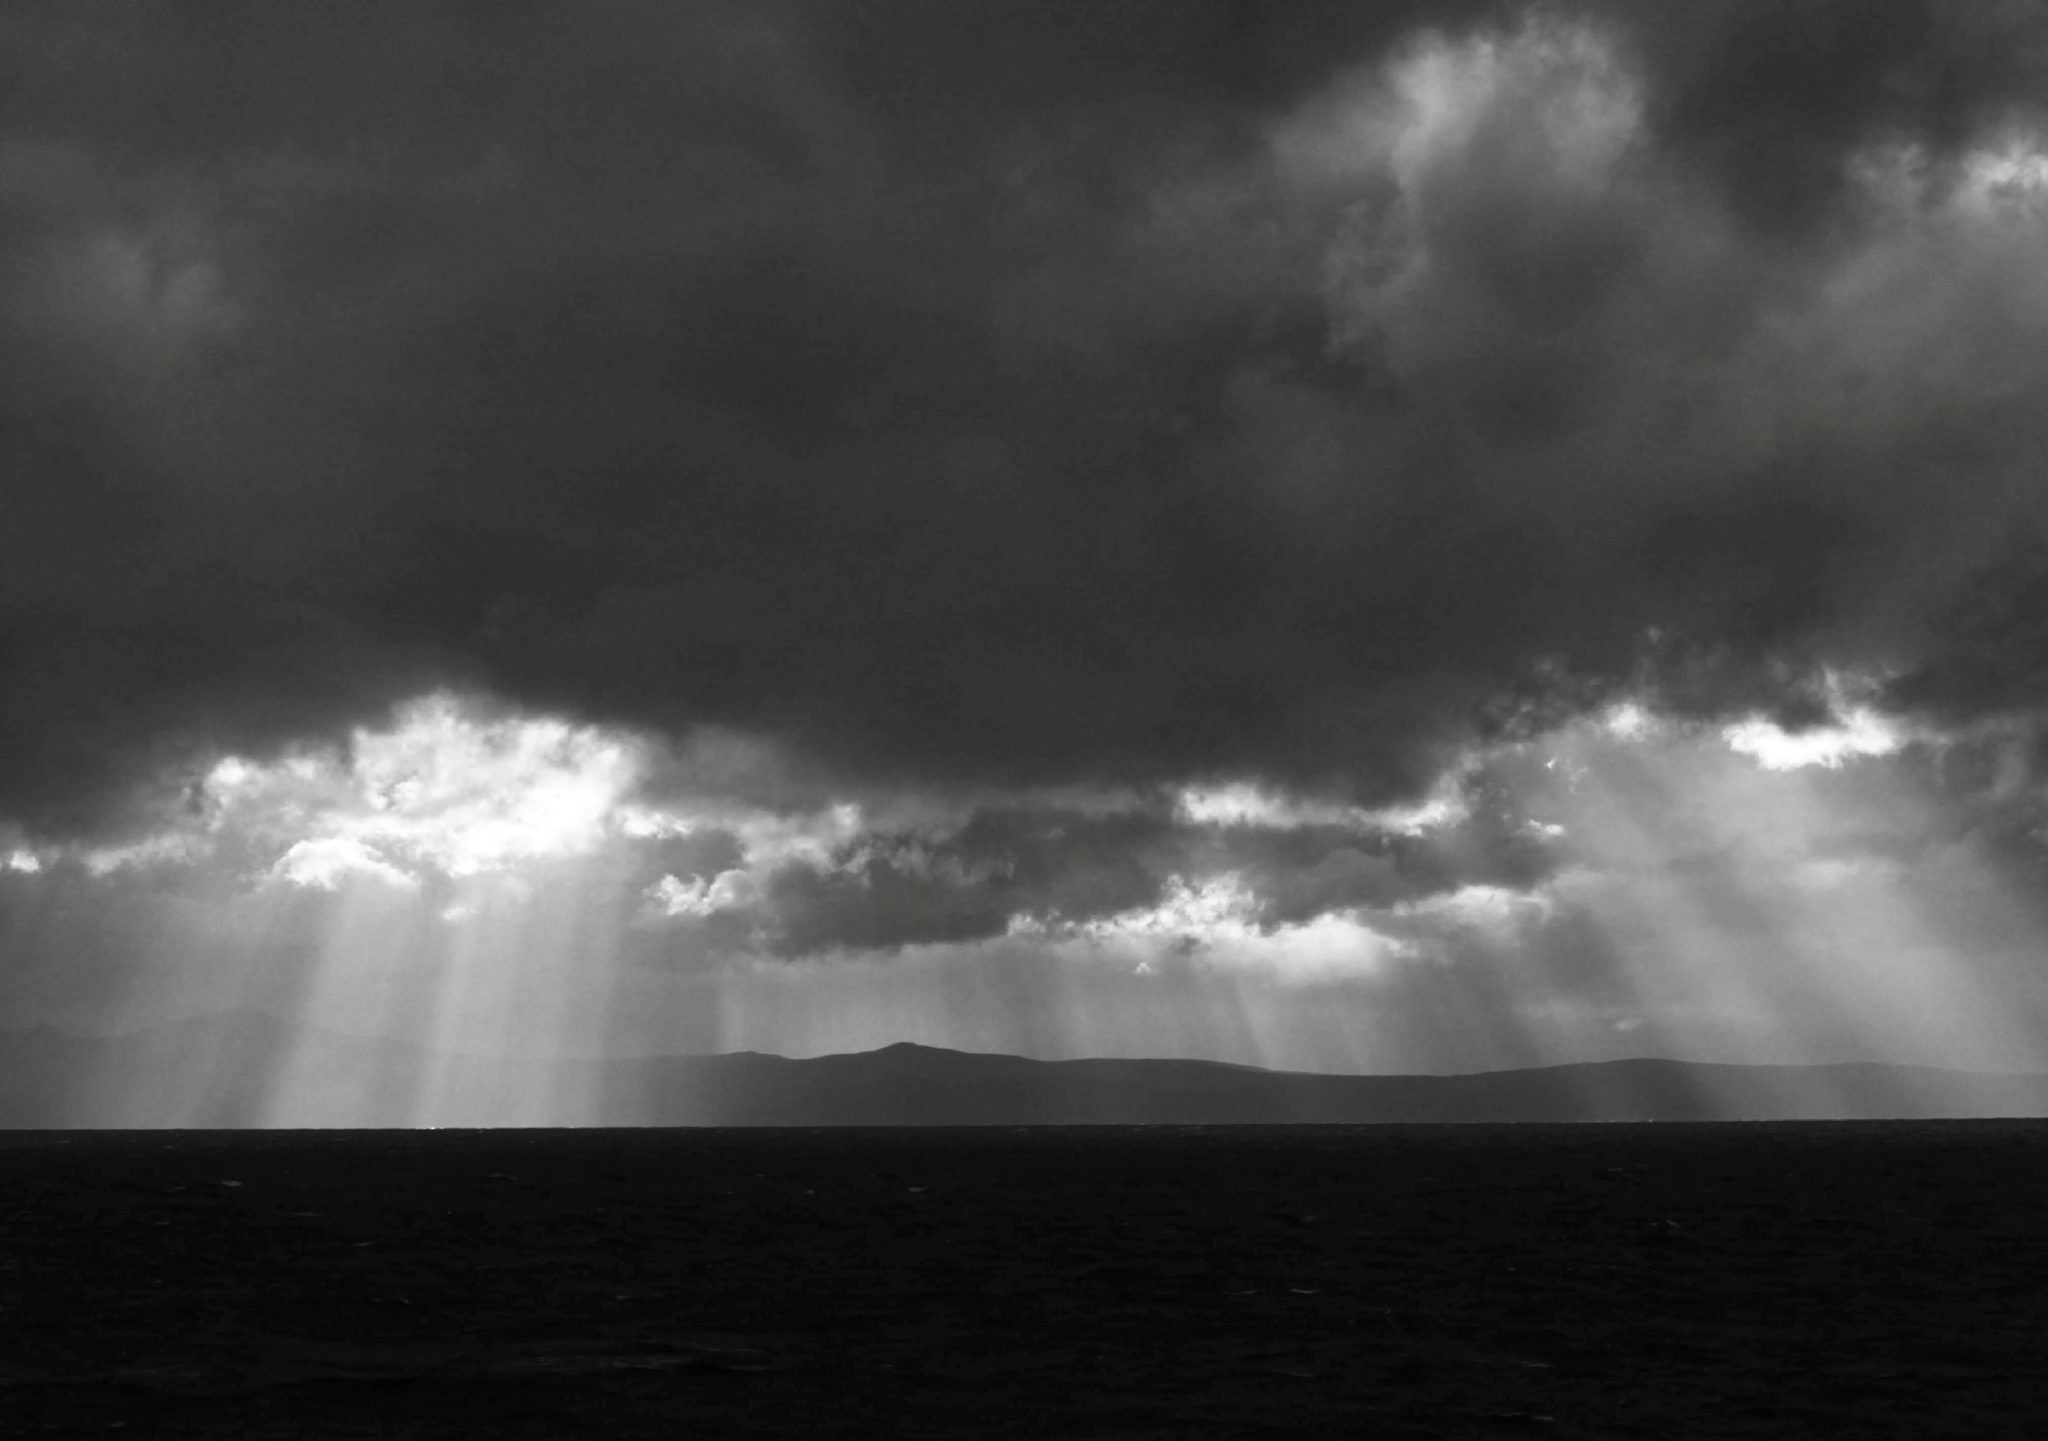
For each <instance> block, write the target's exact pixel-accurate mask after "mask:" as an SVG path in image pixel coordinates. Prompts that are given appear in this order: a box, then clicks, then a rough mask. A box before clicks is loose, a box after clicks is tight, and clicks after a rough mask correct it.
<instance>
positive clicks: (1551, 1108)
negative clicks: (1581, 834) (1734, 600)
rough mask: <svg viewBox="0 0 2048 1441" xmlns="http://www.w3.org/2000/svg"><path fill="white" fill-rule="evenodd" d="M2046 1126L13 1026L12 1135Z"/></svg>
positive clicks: (1824, 1102) (224, 1021)
mask: <svg viewBox="0 0 2048 1441" xmlns="http://www.w3.org/2000/svg"><path fill="white" fill-rule="evenodd" d="M1971 1116H2035V1117H2038V1116H2048V1076H2010V1075H1986V1074H1980V1073H1975V1072H1967V1071H1949V1070H1937V1069H1932V1068H1927V1067H1917V1066H1896V1065H1883V1064H1850V1065H1829V1066H1743V1065H1717V1064H1706V1063H1700V1062H1689V1061H1665V1060H1626V1061H1601V1062H1591V1063H1585V1064H1578V1065H1563V1066H1546V1067H1542V1068H1538V1069H1532V1070H1518V1071H1489V1072H1484V1073H1481V1074H1477V1075H1465V1076H1331V1075H1315V1074H1307V1073H1301V1072H1287V1071H1268V1070H1261V1069H1259V1068H1258V1067H1255V1066H1242V1065H1232V1064H1228V1063H1224V1062H1217V1061H1187V1060H1077V1061H1037V1060H1030V1059H1027V1058H1025V1057H1022V1056H1007V1055H984V1054H976V1053H971V1052H965V1051H952V1050H944V1049H940V1048H936V1047H932V1046H919V1045H912V1044H909V1043H907V1042H906V1043H900V1044H897V1045H893V1046H885V1047H883V1048H882V1049H881V1050H876V1051H864V1052H859V1053H856V1054H851V1055H836V1056H820V1057H817V1058H814V1059H811V1060H790V1059H788V1058H786V1057H782V1056H771V1055H762V1054H759V1053H757V1052H751V1051H741V1052H736V1053H731V1054H726V1055H715V1056H663V1057H653V1058H647V1059H634V1060H617V1061H605V1062H599V1061H556V1062H538V1063H536V1062H521V1061H506V1060H492V1059H485V1058H480V1057H454V1056H442V1055H439V1054H437V1053H433V1052H429V1051H425V1050H422V1049H420V1048H419V1047H416V1046H411V1045H407V1044H405V1043H402V1042H397V1041H374V1040H365V1039H361V1038H355V1037H346V1036H341V1035H337V1034H334V1033H331V1032H325V1031H319V1030H316V1029H313V1028H305V1027H295V1026H293V1025H291V1024H289V1023H287V1022H284V1021H281V1020H278V1019H277V1018H275V1017H272V1016H268V1015H264V1014H256V1013H237V1014H234V1015H230V1016H221V1017H212V1018H207V1019H203V1020H196V1021H182V1022H177V1023H173V1024H171V1025H166V1026H161V1027H157V1028H155V1029H153V1030H148V1031H144V1032H141V1033H138V1034H136V1035H132V1036H118V1037H110V1038H84V1037H78V1036H73V1035H69V1034H66V1033H63V1032H59V1031H54V1030H50V1029H48V1028H38V1029H35V1030H30V1031H17V1032H12V1033H6V1034H0V1127H5V1128H30V1129H33V1128H47V1127H77V1128H103V1127H104V1128H130V1127H135V1128H148V1127H158V1126H191V1127H200V1128H231V1127H238V1126H260V1125H284V1126H406V1125H441V1126H487V1125H543V1126H545V1125H599V1126H931V1125H945V1126H1017V1125H1147V1124H1150V1125H1161V1124H1173V1125H1232V1124H1276V1123H1320V1124H1333V1123H1342V1124H1389V1123H1402V1122H1434V1123H1443V1122H1512V1121H1525V1122H1526V1121H1712V1120H1829V1119H1839V1120H1857V1119H1862V1120H1886V1119H1907V1118H1928V1117H1971Z"/></svg>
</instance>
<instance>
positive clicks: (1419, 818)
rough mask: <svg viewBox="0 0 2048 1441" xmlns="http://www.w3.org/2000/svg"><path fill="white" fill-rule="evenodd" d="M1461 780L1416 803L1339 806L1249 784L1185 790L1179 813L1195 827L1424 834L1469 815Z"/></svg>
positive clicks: (1449, 778) (1446, 783) (1179, 797)
mask: <svg viewBox="0 0 2048 1441" xmlns="http://www.w3.org/2000/svg"><path fill="white" fill-rule="evenodd" d="M1456 782H1457V776H1456V774H1455V773H1454V774H1451V775H1448V776H1446V777H1445V779H1444V783H1443V784H1442V785H1440V786H1439V787H1438V788H1437V790H1436V792H1435V793H1434V794H1433V795H1431V796H1430V797H1428V798H1427V799H1426V800H1423V801H1421V802H1419V803H1417V804H1415V805H1411V806H1383V807H1379V808H1370V807H1366V806H1346V805H1335V804H1331V803H1329V802H1326V801H1309V800H1290V799H1287V798H1285V797H1282V796H1276V795H1274V794H1272V793H1271V792H1269V791H1266V790H1262V789H1261V788H1259V787H1258V786H1255V785H1251V784H1249V783H1246V782H1235V783H1232V784H1228V785H1209V786H1183V787H1182V788H1181V789H1180V791H1179V792H1178V793H1177V794H1176V796H1175V798H1174V813H1175V815H1176V816H1177V817H1178V818H1179V819H1181V820H1183V821H1186V822H1189V823H1191V824H1195V825H1222V826H1263V827H1269V828H1273V829H1280V830H1292V829H1295V828H1297V827H1301V826H1342V827H1344V828H1346V829H1349V830H1362V831H1394V832H1398V833H1400V834H1402V835H1420V834H1421V833H1422V832H1424V831H1429V830H1435V829H1437V828H1439V827H1442V826H1447V825H1451V824H1454V823H1455V822H1457V821H1459V820H1461V819H1463V818H1464V816H1465V815H1466V812H1467V808H1466V805H1465V802H1464V800H1463V798H1462V797H1460V796H1459V795H1458V793H1457V786H1456Z"/></svg>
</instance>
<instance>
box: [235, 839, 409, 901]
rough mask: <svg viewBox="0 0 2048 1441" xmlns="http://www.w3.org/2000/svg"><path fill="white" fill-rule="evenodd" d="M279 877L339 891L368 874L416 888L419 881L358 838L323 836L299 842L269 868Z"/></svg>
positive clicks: (301, 883)
mask: <svg viewBox="0 0 2048 1441" xmlns="http://www.w3.org/2000/svg"><path fill="white" fill-rule="evenodd" d="M270 874H271V875H272V876H273V877H275V878H276V879H278V880H282V881H290V882H291V883H292V884H293V885H299V886H308V887H311V888H313V889H315V890H322V891H333V890H339V889H340V888H341V887H342V886H343V885H344V884H346V883H347V882H348V881H349V880H351V879H352V878H354V877H356V876H369V877H372V878H374V879H376V880H380V881H382V882H384V883H385V884H386V885H390V886H396V887H398V888H399V889H401V890H415V889H417V888H418V886H419V882H418V881H417V880H415V879H414V878H413V877H412V876H409V875H407V874H406V873H405V872H404V871H402V870H400V869H398V867H396V866H394V865H392V864H391V863H390V862H389V861H386V860H385V859H383V858H382V857H381V856H379V855H377V854H376V853H375V852H373V851H371V850H370V849H369V848H368V847H367V846H365V845H364V844H363V843H362V842H361V841H357V840H353V839H351V838H349V837H347V836H323V837H321V838H319V839H318V840H307V841H299V842H298V843H296V844H295V845H293V846H292V848H291V849H290V850H288V851H286V852H285V853H284V855H283V856H282V857H280V858H279V859H278V862H277V864H276V865H274V866H272V867H271V869H270Z"/></svg>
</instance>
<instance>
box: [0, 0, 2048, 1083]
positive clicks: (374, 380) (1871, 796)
mask: <svg viewBox="0 0 2048 1441" xmlns="http://www.w3.org/2000/svg"><path fill="white" fill-rule="evenodd" d="M2043 97H2048V7H2044V6H2042V5H2040V4H2037V3H2033V0H1918V3H1908V0H1819V3H1803V4H1791V3H1764V0H1755V3H1749V0H1669V3H1623V0H1606V3H1601V0H1580V3H1559V4H1554V5H1522V4H1511V3H1499V4H1483V3H1450V0H1444V3H1425V0H1417V3H1380V4H1374V5H1356V4H1350V3H1336V0H1331V3H1319V0H1298V3H1283V0H1266V3H1256V4H1254V3H1225V0H1118V3H1107V0H1091V3H1079V0H1076V3H1049V0H1031V3H998V0H975V3H957V0H893V3H852V0H848V3H818V4H806V3H771V0H747V3H743V4H733V5H720V4H716V3H693V4H689V5H677V4H669V3H657V0H637V3H634V0H618V3H611V0H606V3H596V0H592V3H578V4H573V5H569V4H559V5H557V4H527V3H510V0H497V3H489V4H482V3H479V4H452V3H450V4H439V5H433V4H417V5H405V6H372V7H335V6H331V5H313V4H296V3H277V0H262V3H258V0H249V3H244V4H222V3H190V4H179V5H148V4H139V3H116V0H106V3H83V0H67V3H61V4H59V3H44V4H36V3H17V4H12V5H9V6H7V7H5V8H4V9H0V468H4V477H5V479H4V487H5V489H4V499H0V506H4V511H0V667H4V670H0V686H4V690H0V862H4V863H5V864H4V866H0V1025H17V1026H18V1025H28V1024H34V1023H39V1022H47V1023H51V1024H58V1025H63V1026H67V1027H71V1028H74V1029H81V1030H113V1029H121V1028H124V1027H131V1026H137V1025H144V1024H148V1023H151V1022H153V1021H157V1020H162V1019H165V1018H169V1017H174V1016H180V1015H193V1014H200V1013H203V1012H206V1011H208V1010H211V1009H218V1008H221V1007H225V1006H233V1005H244V1004H246V1005H256V1006H261V1007H265V1008H268V1009H272V1010H275V1011H277V1012H278V1013H280V1014H286V1015H291V1016H295V1017H299V1018H302V1019H317V1020H320V1021H323V1022H325V1023H327V1024H331V1025H334V1026H337V1027H339V1028H343V1029H354V1030H361V1031H372V1032H394V1031H395V1032H401V1033H405V1034H415V1035H424V1036H428V1037H431V1038H434V1039H437V1040H439V1041H441V1042H442V1043H443V1044H461V1045H464V1046H468V1047H471V1048H480V1049H502V1050H507V1051H511V1052H518V1051H521V1050H523V1049H572V1050H575V1049H580V1050H584V1051H600V1052H601V1051H611V1050H633V1051H647V1050H680V1051H691V1050H728V1049H738V1048H741V1047H752V1048H756V1049H763V1050H779V1051H783V1052H785V1053H790V1054H810V1053H815V1052H819V1051H829V1050H847V1049H856V1048H860V1047H864V1046H868V1045H879V1044H884V1043H887V1042H889V1041H893V1040H898V1039H915V1040H921V1041H928V1042H932V1043H935V1044H947V1045H957V1046H961V1047H964V1048H968V1049H1000V1050H1013V1051H1022V1052H1027V1053H1030V1054H1036V1055H1048V1056H1052V1055H1075V1054H1133V1055H1162V1054H1172V1055H1203V1056H1214V1057H1217V1058H1220V1059H1228V1060H1240V1061H1254V1062H1259V1063H1262V1064H1271V1065H1286V1066H1297V1067H1302V1068H1318V1069H1333V1070H1358V1071H1396V1070H1441V1071H1456V1070H1473V1069H1481V1068H1485V1067H1491V1066H1502V1065H1518V1064H1531V1063H1539V1062H1543V1061H1554V1060H1567V1059H1579V1058H1594V1057H1602V1056H1612V1055H1630V1054H1665V1055H1678V1056H1686V1057H1695V1058H1701V1059H1785V1060H1823V1059H1864V1058H1873V1059H1917V1060H1938V1061H1943V1062H1945V1063H1949V1064H1957V1065H1965V1066H1969V1065H1976V1066H1983V1067H1994V1068H1995V1067H2034V1068H2048V962H2044V959H2043V951H2042V942H2043V938H2044V935H2048V924H2044V923H2048V832H2044V830H2043V824H2044V820H2048V809H2044V807H2043V804H2042V801H2043V784H2044V780H2048V775H2044V769H2043V763H2044V760H2048V749H2044V747H2043V744H2042V737H2043V730H2042V722H2043V717H2044V711H2048V476H2044V474H2043V460H2042V457H2043V456H2044V454H2048V445H2044V441H2048V404H2044V397H2048V114H2044V113H2043V104H2042V102H2043Z"/></svg>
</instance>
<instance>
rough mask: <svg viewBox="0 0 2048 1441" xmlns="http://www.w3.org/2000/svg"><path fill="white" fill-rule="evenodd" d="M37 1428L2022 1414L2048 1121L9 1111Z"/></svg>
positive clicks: (372, 1431) (896, 1428)
mask: <svg viewBox="0 0 2048 1441" xmlns="http://www.w3.org/2000/svg"><path fill="white" fill-rule="evenodd" d="M0 1241H4V1246H0V1256H4V1257H5V1258H6V1264H5V1267H4V1268H0V1276H4V1277H5V1280H6V1284H7V1286H8V1291H7V1294H6V1295H5V1296H4V1297H0V1337H4V1343H5V1344H4V1350H0V1406H5V1408H6V1409H7V1410H9V1411H10V1412H11V1413H12V1414H13V1415H15V1416H17V1417H21V1418H24V1420H23V1422H22V1425H23V1427H24V1430H23V1434H31V1435H78V1434H93V1433H97V1432H100V1431H103V1430H104V1429H105V1428H106V1427H107V1426H108V1425H110V1424H111V1423H114V1422H125V1423H127V1426H126V1429H128V1431H129V1434H150V1435H167V1436H220V1435H229V1434H232V1435H280V1436H285V1435H291V1436H299V1435H305V1436H312V1435H361V1436H371V1435H376V1436H389V1435H404V1436H474V1435H481V1434H488V1435H492V1436H494V1437H495V1436H582V1435H605V1436H636V1435H643V1434H644V1435H649V1436H654V1435H674V1434H680V1432H682V1431H686V1430H689V1429H695V1430H696V1431H697V1432H698V1433H699V1434H711V1435H724V1434H740V1433H744V1432H752V1433H756V1434H785V1435H849V1436H850V1435H876V1434H880V1435H901V1436H956V1435H984V1434H987V1435H1019V1436H1070V1435H1071V1436H1082V1435H1085V1436H1095V1435H1103V1436H1108V1435H1118V1436H1124V1435H1157V1436H1188V1435H1200V1436H1209V1435H1217V1436H1236V1435H1245V1436H1253V1435H1274V1436H1277V1435H1302V1434H1327V1433H1330V1432H1333V1431H1335V1432H1343V1433H1346V1434H1372V1435H1393V1436H1442V1435H1452V1436H1457V1435H1506V1434H1542V1435H1561V1436H1562V1435H1572V1436H1621V1435H1646V1436H1660V1437H1662V1436H1708V1435H1786V1436H1809V1437H1810V1436H1823V1435H1854V1436H1859V1437H1864V1436H1873V1437H1875V1436H1900V1437H1916V1438H1917V1437H1927V1436H1938V1435H1957V1436H1963V1435H1968V1436H2004V1435H2012V1436H2020V1435H2030V1434H2035V1433H2034V1431H2033V1430H2031V1429H2030V1428H2032V1427H2034V1426H2035V1425H2037V1424H2038V1420H2039V1418H2040V1417H2041V1416H2042V1415H2048V1391H2044V1389H2043V1383H2042V1381H2041V1380H2040V1373H2041V1369H2042V1368H2041V1367H2040V1365H2039V1357H2040V1356H2041V1355H2043V1354H2048V1123H2041V1122H2030V1121H1917V1122H1782V1123H1781V1122H1771V1123H1715V1124H1686V1125H1641V1124H1609V1125H1516V1126H1495V1125H1445V1126H1381V1127H1373V1126H1300V1127H1288V1126H1239V1127H1227V1126H1226V1127H1204V1126H1141V1127H1118V1126H1104V1127H1093V1126H1077V1127H997V1128H958V1129H949V1128H933V1127H917V1128H902V1129H886V1128H878V1129H860V1128H846V1127H829V1128H811V1129H804V1128H792V1129H758V1130H708V1129H707V1130H656V1129H644V1130H579V1131H560V1130H535V1131H474V1130H462V1131H452V1130H444V1131H411V1132H394V1131H352V1132H291V1131H261V1132H258V1131H237V1132H218V1131H214V1132H165V1131H148V1132H74V1133H59V1132H47V1131H45V1132H26V1133H9V1134H6V1135H0Z"/></svg>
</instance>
